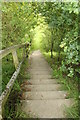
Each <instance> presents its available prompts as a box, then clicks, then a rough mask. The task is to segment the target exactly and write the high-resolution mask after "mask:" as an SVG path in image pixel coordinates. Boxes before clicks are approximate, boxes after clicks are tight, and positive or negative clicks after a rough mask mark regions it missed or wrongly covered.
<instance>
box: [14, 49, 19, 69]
mask: <svg viewBox="0 0 80 120" xmlns="http://www.w3.org/2000/svg"><path fill="white" fill-rule="evenodd" d="M12 56H13V60H14V65H15V68H16V69H17V67H18V65H19V61H18V57H17V53H16V50H14V51H12Z"/></svg>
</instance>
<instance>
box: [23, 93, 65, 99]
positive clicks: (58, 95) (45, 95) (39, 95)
mask: <svg viewBox="0 0 80 120" xmlns="http://www.w3.org/2000/svg"><path fill="white" fill-rule="evenodd" d="M66 95H67V92H66V91H65V92H64V91H38V92H33V91H32V92H25V99H27V100H52V99H61V98H62V99H65V98H66Z"/></svg>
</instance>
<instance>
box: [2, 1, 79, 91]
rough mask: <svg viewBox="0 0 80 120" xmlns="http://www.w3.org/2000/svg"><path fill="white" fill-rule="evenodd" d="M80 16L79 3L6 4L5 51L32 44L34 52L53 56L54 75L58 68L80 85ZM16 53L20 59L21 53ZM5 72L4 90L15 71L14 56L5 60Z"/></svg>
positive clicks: (3, 21)
mask: <svg viewBox="0 0 80 120" xmlns="http://www.w3.org/2000/svg"><path fill="white" fill-rule="evenodd" d="M79 12H80V10H79V3H78V2H3V3H2V49H5V48H7V47H9V46H12V45H15V44H19V43H23V42H26V41H30V42H32V50H35V49H41V50H42V52H43V51H45V52H46V53H49V54H50V55H51V59H52V64H53V66H54V68H55V70H54V74H55V73H57V70H56V65H57V66H58V70H59V71H60V72H62V74H63V75H65V76H67V77H68V78H69V80H73V81H74V83H75V81H76V82H77V81H78V82H79V81H80V80H79V78H80V28H79V27H80V18H79V15H80V14H79ZM17 53H18V56H21V55H19V54H20V51H17ZM56 56H57V59H55V58H56ZM54 57H55V58H54ZM54 59H55V60H54ZM2 69H3V81H2V84H3V89H2V90H4V89H5V85H6V84H7V82H8V81H9V79H10V77H11V76H12V74H13V72H14V71H15V68H14V66H13V61H12V56H11V55H9V56H7V57H5V58H4V59H3V65H2ZM6 76H7V77H6ZM65 80H67V79H65Z"/></svg>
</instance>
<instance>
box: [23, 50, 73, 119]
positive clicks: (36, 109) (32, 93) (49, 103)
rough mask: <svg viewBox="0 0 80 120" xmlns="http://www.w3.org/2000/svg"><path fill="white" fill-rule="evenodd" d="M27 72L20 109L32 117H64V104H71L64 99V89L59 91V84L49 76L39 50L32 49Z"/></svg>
mask: <svg viewBox="0 0 80 120" xmlns="http://www.w3.org/2000/svg"><path fill="white" fill-rule="evenodd" d="M30 62H31V65H30V68H29V72H30V75H31V79H29V80H28V82H29V83H30V84H29V85H25V86H24V87H25V89H26V92H25V100H23V101H22V110H23V111H24V112H25V113H26V114H29V115H30V116H31V117H32V118H66V114H65V106H67V107H69V106H71V104H72V101H71V99H66V94H67V92H66V91H61V90H60V88H61V85H60V84H59V83H58V81H57V80H55V79H52V78H51V72H52V70H51V68H50V66H49V65H48V63H47V62H46V60H45V59H44V57H43V55H42V54H41V52H40V51H39V50H38V51H34V52H33V53H32V55H31V58H30Z"/></svg>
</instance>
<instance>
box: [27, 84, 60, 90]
mask: <svg viewBox="0 0 80 120" xmlns="http://www.w3.org/2000/svg"><path fill="white" fill-rule="evenodd" d="M60 87H61V85H60V84H48V85H47V84H46V85H25V89H26V91H55V90H56V91H57V90H58V91H59V90H60Z"/></svg>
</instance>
